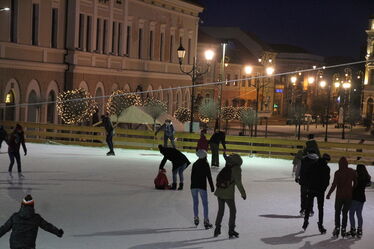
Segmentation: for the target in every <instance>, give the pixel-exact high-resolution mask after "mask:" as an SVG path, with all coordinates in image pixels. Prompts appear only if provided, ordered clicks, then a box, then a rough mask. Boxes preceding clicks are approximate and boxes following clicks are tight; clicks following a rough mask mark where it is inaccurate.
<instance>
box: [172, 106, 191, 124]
mask: <svg viewBox="0 0 374 249" xmlns="http://www.w3.org/2000/svg"><path fill="white" fill-rule="evenodd" d="M190 116H191V111H190V110H189V109H188V108H186V107H183V106H181V107H179V108H178V109H177V110H176V111H175V112H174V117H175V118H176V119H177V120H178V121H179V122H181V123H185V122H187V121H189V120H190Z"/></svg>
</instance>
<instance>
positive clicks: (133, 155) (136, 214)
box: [0, 143, 374, 249]
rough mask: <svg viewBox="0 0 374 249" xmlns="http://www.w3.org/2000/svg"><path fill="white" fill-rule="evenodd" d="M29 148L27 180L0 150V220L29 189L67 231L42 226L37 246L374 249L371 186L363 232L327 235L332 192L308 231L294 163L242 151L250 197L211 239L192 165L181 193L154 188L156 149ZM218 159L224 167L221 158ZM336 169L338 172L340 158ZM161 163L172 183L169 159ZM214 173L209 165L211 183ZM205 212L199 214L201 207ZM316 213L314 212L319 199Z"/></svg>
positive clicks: (213, 206) (41, 209)
mask: <svg viewBox="0 0 374 249" xmlns="http://www.w3.org/2000/svg"><path fill="white" fill-rule="evenodd" d="M27 146H28V155H27V156H26V157H24V156H23V155H22V163H23V171H24V175H25V177H26V178H25V179H24V180H23V181H19V180H18V179H17V177H15V179H14V180H13V181H12V182H10V181H8V180H7V175H8V174H7V168H8V164H9V158H8V155H7V154H4V153H2V154H0V165H1V174H0V193H1V194H0V210H1V212H0V223H1V225H2V224H3V223H4V222H5V221H6V220H7V219H8V217H9V216H10V215H11V214H12V213H13V212H15V211H18V209H19V207H20V202H21V200H22V198H23V197H24V196H25V195H26V193H31V194H32V195H33V197H34V199H35V202H36V203H35V208H36V211H37V212H38V213H39V214H41V215H42V217H43V218H45V219H46V220H47V221H49V222H51V223H52V224H54V225H56V226H57V227H61V228H63V229H64V230H65V235H64V237H63V238H62V239H60V238H57V237H56V236H54V235H52V234H49V233H46V232H44V231H43V230H39V237H38V240H37V248H38V249H54V248H66V249H176V248H178V249H179V248H180V249H203V248H204V249H221V248H222V249H229V248H230V249H231V248H232V249H234V248H235V249H248V248H251V249H263V248H279V249H288V248H299V249H311V248H313V249H317V248H318V249H322V248H329V249H373V248H374V223H373V221H374V211H373V210H374V191H373V190H374V189H373V188H369V189H367V191H366V197H367V200H368V201H367V202H366V203H365V206H364V214H363V215H364V227H363V233H364V235H363V237H362V238H361V239H359V240H357V239H341V238H339V239H333V238H332V237H331V232H332V229H333V228H334V223H333V220H334V218H333V212H334V210H333V204H334V199H335V193H334V194H333V195H332V198H331V200H326V201H325V222H324V225H325V227H326V229H327V233H326V234H325V235H320V233H319V232H318V229H317V215H315V216H314V217H312V218H310V220H309V223H310V224H309V227H308V229H307V230H306V231H305V232H304V231H302V229H301V226H302V223H303V220H302V218H300V217H299V216H298V212H299V209H300V201H299V185H298V184H296V183H295V182H294V179H293V178H292V177H291V169H292V164H291V161H287V160H275V159H261V158H250V157H243V159H244V164H243V166H242V169H243V183H244V187H245V189H246V191H247V200H245V201H244V200H242V199H241V198H240V195H239V193H238V191H237V198H236V204H237V228H236V230H237V231H238V232H239V233H240V238H238V239H232V240H229V239H228V235H227V232H228V228H227V222H228V210H227V208H226V213H225V217H224V221H223V228H222V234H221V235H220V236H219V237H217V238H214V237H213V230H212V229H211V230H205V229H204V228H203V226H202V225H200V226H199V227H197V228H195V227H194V225H193V212H192V198H191V193H190V190H189V185H190V172H191V166H189V167H188V168H187V170H186V171H185V179H186V181H185V189H184V190H183V191H167V190H165V191H160V190H155V189H154V185H153V180H154V177H155V176H156V173H157V171H158V166H159V163H160V161H161V159H162V157H161V155H160V154H159V153H158V151H142V150H116V156H115V157H107V156H106V155H105V153H106V152H107V149H106V148H90V147H79V146H62V145H47V144H43V145H39V144H30V143H29V144H27ZM4 147H6V146H3V148H2V151H4V149H5V148H4ZM188 157H189V159H190V161H191V162H194V161H195V160H196V159H197V157H196V155H194V154H188ZM209 160H210V156H209ZM220 160H221V166H222V165H223V158H221V159H220ZM330 166H331V177H333V173H334V172H335V170H336V165H330ZM351 167H352V165H351ZM165 168H166V170H167V171H168V172H167V173H168V178H169V181H170V179H171V175H170V173H171V164H170V163H169V162H168V163H167V165H166V167H165ZM15 169H16V166H15ZM15 169H13V170H15ZM369 172H370V174H371V175H372V176H374V168H370V167H369ZM217 173H218V170H214V171H213V172H212V174H213V178H214V181H215V177H216V175H217ZM14 175H16V174H14ZM331 182H332V179H331V181H330V183H331ZM209 205H210V206H209V216H210V220H211V222H212V223H214V220H215V216H216V212H217V200H216V198H215V196H214V195H213V193H210V192H209ZM199 211H200V218H201V219H202V207H200V210H199ZM314 211H315V213H316V214H317V213H318V211H317V208H316V205H315V210H314ZM348 229H349V223H348ZM9 235H10V233H8V234H7V235H5V236H4V237H2V238H0V248H4V249H5V248H9V242H8V240H9Z"/></svg>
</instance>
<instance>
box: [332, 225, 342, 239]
mask: <svg viewBox="0 0 374 249" xmlns="http://www.w3.org/2000/svg"><path fill="white" fill-rule="evenodd" d="M339 233H340V228H339V227H335V229H334V231H333V232H332V236H334V237H336V238H337V237H339Z"/></svg>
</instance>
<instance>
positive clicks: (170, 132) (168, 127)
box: [155, 119, 175, 148]
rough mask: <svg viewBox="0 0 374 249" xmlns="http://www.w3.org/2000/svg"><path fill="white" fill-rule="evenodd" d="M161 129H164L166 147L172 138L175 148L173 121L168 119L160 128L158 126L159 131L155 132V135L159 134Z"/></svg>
mask: <svg viewBox="0 0 374 249" xmlns="http://www.w3.org/2000/svg"><path fill="white" fill-rule="evenodd" d="M160 130H163V131H164V147H168V140H170V142H171V145H172V146H173V148H175V142H174V133H175V130H174V126H173V124H172V123H171V120H170V119H166V120H165V123H164V124H163V125H161V126H160V128H158V129H157V131H156V132H155V136H157V133H158V132H159V131H160Z"/></svg>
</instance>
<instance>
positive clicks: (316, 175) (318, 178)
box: [306, 158, 330, 193]
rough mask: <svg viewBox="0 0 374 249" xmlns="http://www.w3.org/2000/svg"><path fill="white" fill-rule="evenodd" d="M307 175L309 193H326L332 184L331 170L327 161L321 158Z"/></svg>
mask: <svg viewBox="0 0 374 249" xmlns="http://www.w3.org/2000/svg"><path fill="white" fill-rule="evenodd" d="M306 173H307V176H306V177H307V178H309V179H308V180H307V182H309V186H307V187H308V189H309V191H311V192H317V193H324V192H325V191H326V189H327V187H328V186H329V184H330V168H329V166H327V161H326V160H324V159H323V158H320V159H319V160H318V161H317V163H316V164H314V165H313V166H312V167H310V168H309V169H308V171H307V172H306Z"/></svg>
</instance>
